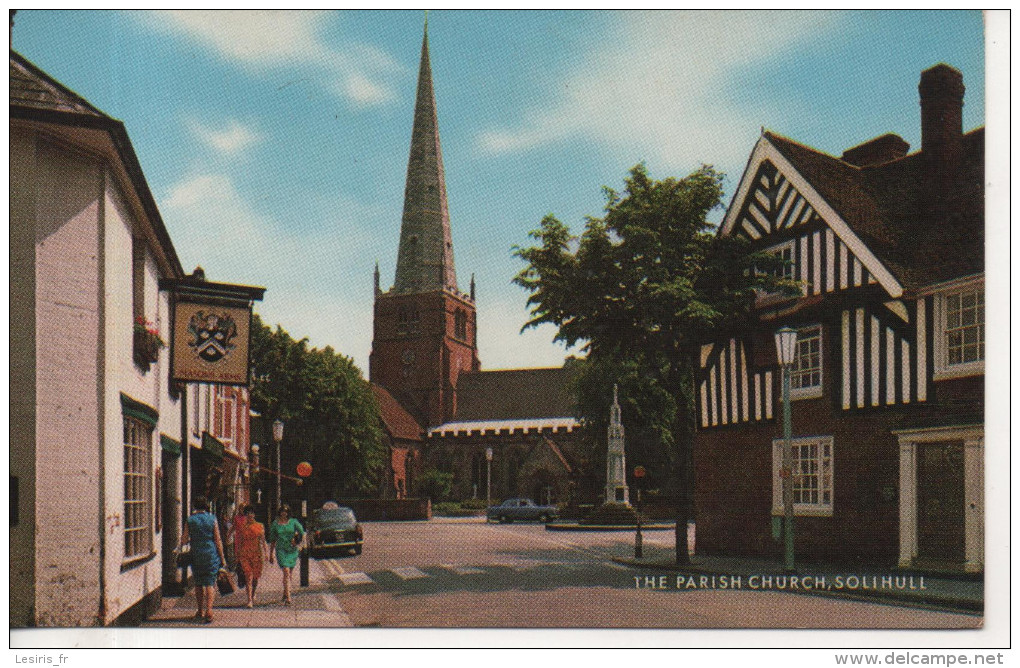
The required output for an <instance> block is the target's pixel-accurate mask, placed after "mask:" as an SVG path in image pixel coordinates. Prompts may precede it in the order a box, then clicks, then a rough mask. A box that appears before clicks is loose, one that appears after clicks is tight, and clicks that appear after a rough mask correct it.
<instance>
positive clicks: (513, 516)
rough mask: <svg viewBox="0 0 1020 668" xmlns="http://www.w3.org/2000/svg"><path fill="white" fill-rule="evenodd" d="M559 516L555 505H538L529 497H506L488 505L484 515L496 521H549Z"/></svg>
mask: <svg viewBox="0 0 1020 668" xmlns="http://www.w3.org/2000/svg"><path fill="white" fill-rule="evenodd" d="M558 516H559V510H558V509H557V508H556V506H539V505H536V504H535V502H534V501H532V500H531V499H507V500H506V501H504V502H503V503H501V504H499V505H498V506H489V507H488V508H487V509H486V511H485V517H486V519H487V520H489V521H496V522H536V521H537V522H542V523H545V522H551V521H553V520H554V519H556V518H557V517H558Z"/></svg>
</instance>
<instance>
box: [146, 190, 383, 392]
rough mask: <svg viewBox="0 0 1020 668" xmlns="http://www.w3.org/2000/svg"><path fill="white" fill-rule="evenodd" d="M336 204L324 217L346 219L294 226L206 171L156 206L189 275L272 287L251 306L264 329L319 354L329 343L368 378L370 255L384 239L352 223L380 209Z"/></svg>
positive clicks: (376, 213)
mask: <svg viewBox="0 0 1020 668" xmlns="http://www.w3.org/2000/svg"><path fill="white" fill-rule="evenodd" d="M320 196H321V197H323V198H326V197H327V195H326V194H321V195H320ZM332 204H333V206H332V207H329V209H328V210H329V211H332V212H334V213H335V212H337V211H340V212H343V214H342V215H343V216H344V217H343V218H342V219H339V220H338V219H336V218H335V217H331V219H330V224H329V225H323V226H321V227H318V228H316V227H314V226H309V225H307V224H304V225H300V226H298V225H292V224H289V221H281V220H277V219H275V218H273V217H270V216H267V215H265V214H263V213H262V212H260V211H259V210H258V209H257V208H256V207H254V206H252V205H251V204H250V203H249V202H248V201H247V200H246V199H245V197H244V195H243V193H242V192H241V191H240V190H239V189H238V188H237V187H236V185H235V183H234V181H233V180H232V179H231V178H230V177H228V176H226V175H224V174H219V173H201V174H193V175H191V176H189V177H187V178H185V179H183V180H182V181H181V182H179V183H178V184H177V185H175V186H174V187H172V188H171V189H170V190H169V191H168V192H167V193H166V195H165V196H164V197H163V198H162V199H161V201H160V209H161V211H162V212H163V217H164V219H165V220H166V222H167V228H168V229H169V231H170V233H171V236H172V237H173V240H174V246H175V248H176V249H177V253H178V255H179V256H180V258H181V263H182V264H183V266H184V269H185V271H188V272H190V271H192V270H193V269H194V268H195V266H197V265H201V266H202V268H203V269H205V272H206V277H207V278H208V279H209V280H211V281H223V282H227V283H241V284H247V285H259V286H263V287H265V288H267V289H266V294H265V298H264V300H263V301H262V302H261V303H260V304H258V305H257V306H256V309H255V310H256V311H257V312H258V313H260V314H261V315H262V317H263V320H264V321H265V322H266V323H267V324H269V325H271V326H275V325H276V324H277V323H279V324H281V325H282V326H283V328H284V329H286V330H287V331H288V332H289V333H290V334H291V335H292V336H293V337H294V338H296V339H300V338H303V337H306V336H307V337H308V338H309V339H310V341H311V344H312V345H313V346H315V347H319V348H322V347H325V346H327V345H330V346H333V348H334V350H336V351H337V352H340V353H342V354H344V355H349V356H351V357H353V358H354V359H355V362H356V363H357V364H358V365H359V367H360V368H361V369H362V370H363V371H364V372H365V373H366V374H367V373H368V352H369V349H370V347H371V337H372V327H371V313H372V275H371V261H370V259H369V258H371V257H373V256H374V250H375V245H377V244H378V243H379V240H378V238H377V235H373V234H370V233H369V232H368V231H365V232H364V233H357V232H355V230H356V229H357V228H356V226H355V224H354V221H355V220H359V219H361V218H364V217H372V216H376V215H378V212H377V211H376V209H374V208H373V207H372V206H371V205H364V204H361V203H359V202H355V201H345V200H343V199H342V198H340V197H336V198H334V201H333V202H332ZM323 209H324V210H326V208H325V207H323ZM303 222H304V223H307V222H308V221H303ZM338 230H345V233H344V234H339V233H338V232H337V231H338Z"/></svg>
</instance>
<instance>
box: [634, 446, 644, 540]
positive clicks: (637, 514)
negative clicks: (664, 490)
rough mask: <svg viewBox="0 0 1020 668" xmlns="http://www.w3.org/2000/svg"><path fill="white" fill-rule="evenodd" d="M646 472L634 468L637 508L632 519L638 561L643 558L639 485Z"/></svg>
mask: <svg viewBox="0 0 1020 668" xmlns="http://www.w3.org/2000/svg"><path fill="white" fill-rule="evenodd" d="M646 473H647V471H645V467H644V466H635V467H634V486H635V487H637V508H636V509H635V510H636V512H635V513H634V519H635V520H636V522H637V531H636V532H635V533H634V558H635V559H640V558H641V557H642V556H644V537H643V536H642V535H641V483H642V482H644V477H645V474H646Z"/></svg>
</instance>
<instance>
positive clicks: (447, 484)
mask: <svg viewBox="0 0 1020 668" xmlns="http://www.w3.org/2000/svg"><path fill="white" fill-rule="evenodd" d="M418 483H419V484H420V485H421V488H422V491H424V492H425V496H427V497H429V498H430V499H432V500H433V501H446V500H448V499H449V498H450V495H451V494H452V493H453V473H450V472H448V471H440V470H439V469H437V468H435V467H430V468H427V469H425V470H424V471H422V473H421V476H420V477H419V479H418Z"/></svg>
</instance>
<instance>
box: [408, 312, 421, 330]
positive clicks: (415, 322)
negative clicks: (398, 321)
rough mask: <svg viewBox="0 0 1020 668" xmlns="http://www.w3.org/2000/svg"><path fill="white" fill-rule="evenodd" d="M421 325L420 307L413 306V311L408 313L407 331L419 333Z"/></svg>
mask: <svg viewBox="0 0 1020 668" xmlns="http://www.w3.org/2000/svg"><path fill="white" fill-rule="evenodd" d="M420 326H421V318H420V317H419V316H418V309H417V308H414V307H413V306H412V307H411V312H410V313H409V314H408V319H407V333H408V334H417V333H418V329H419V327H420Z"/></svg>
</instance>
